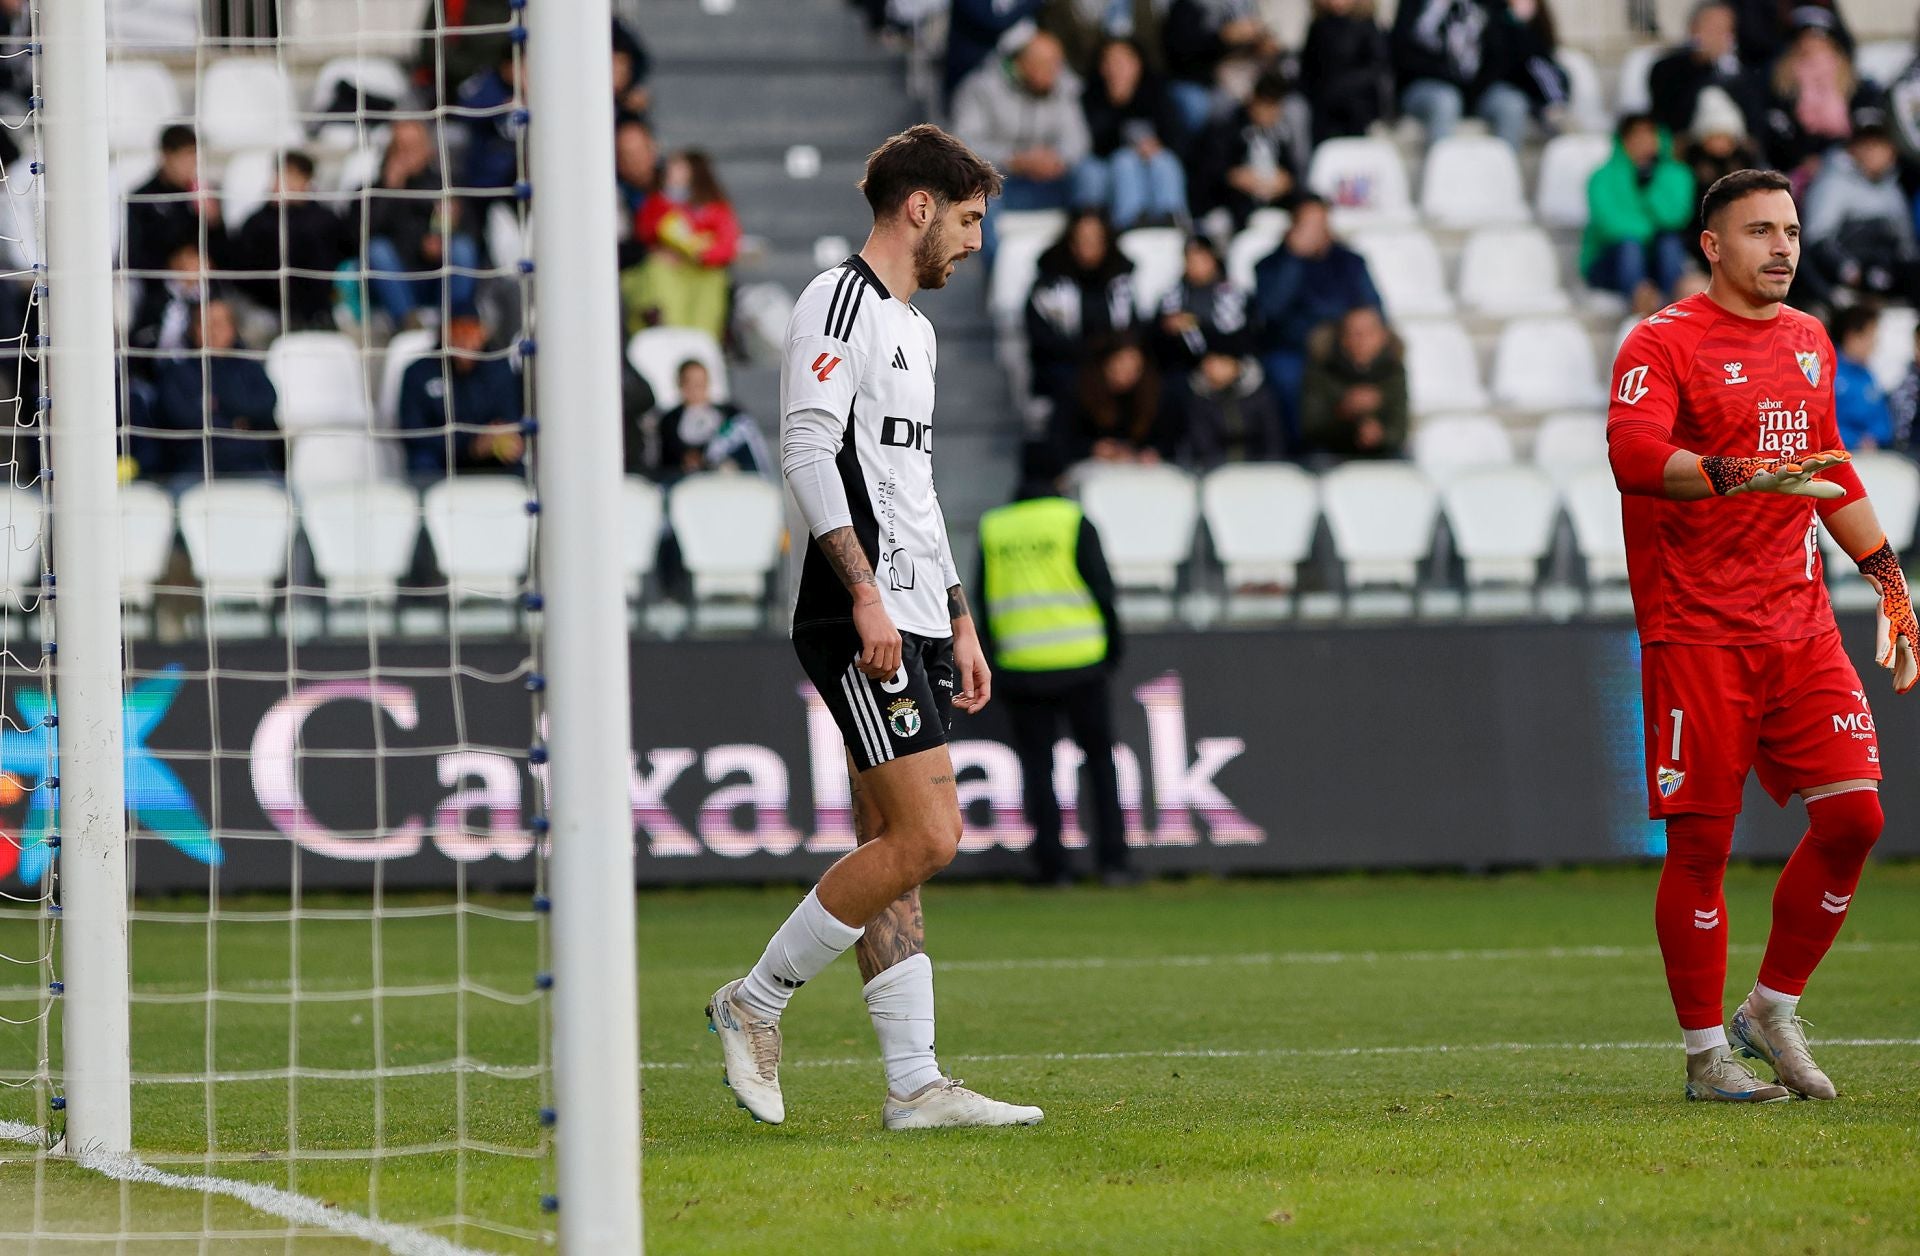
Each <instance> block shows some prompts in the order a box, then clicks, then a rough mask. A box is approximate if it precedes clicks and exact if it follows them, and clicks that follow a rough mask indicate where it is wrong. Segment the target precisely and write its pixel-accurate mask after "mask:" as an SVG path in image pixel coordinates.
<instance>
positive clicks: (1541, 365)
mask: <svg viewBox="0 0 1920 1256" xmlns="http://www.w3.org/2000/svg"><path fill="white" fill-rule="evenodd" d="M1493 395H1494V398H1495V400H1496V401H1497V402H1498V403H1499V404H1500V405H1502V406H1506V407H1509V408H1511V409H1514V410H1562V409H1572V408H1575V407H1578V406H1593V405H1599V404H1600V403H1601V401H1602V398H1603V396H1604V394H1603V393H1602V391H1601V388H1600V381H1599V376H1598V374H1597V370H1596V367H1595V365H1594V360H1593V341H1592V340H1591V339H1590V338H1589V337H1588V335H1587V329H1586V327H1585V326H1583V325H1582V324H1581V323H1580V322H1579V321H1577V320H1575V319H1571V318H1529V319H1520V320H1516V321H1514V322H1511V323H1508V324H1507V325H1506V327H1504V328H1503V329H1501V332H1500V343H1499V345H1498V346H1497V347H1496V348H1495V350H1494V354H1493Z"/></svg>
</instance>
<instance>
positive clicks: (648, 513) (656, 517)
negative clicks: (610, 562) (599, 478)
mask: <svg viewBox="0 0 1920 1256" xmlns="http://www.w3.org/2000/svg"><path fill="white" fill-rule="evenodd" d="M666 514H667V503H666V497H665V495H664V494H662V493H661V492H660V488H659V486H658V485H656V484H655V483H654V482H653V481H652V480H647V479H642V478H641V477H640V476H637V475H629V476H627V477H626V478H625V479H624V480H622V482H621V485H620V524H621V534H620V539H621V542H622V548H621V555H622V559H621V563H620V569H621V572H622V573H623V574H624V575H625V576H626V578H627V600H629V601H633V602H637V601H639V600H640V595H641V594H642V593H643V592H644V591H645V589H646V581H647V576H648V575H650V574H651V573H652V571H653V565H654V562H655V560H656V559H657V558H658V557H659V554H660V534H661V532H662V531H664V530H665V524H666Z"/></svg>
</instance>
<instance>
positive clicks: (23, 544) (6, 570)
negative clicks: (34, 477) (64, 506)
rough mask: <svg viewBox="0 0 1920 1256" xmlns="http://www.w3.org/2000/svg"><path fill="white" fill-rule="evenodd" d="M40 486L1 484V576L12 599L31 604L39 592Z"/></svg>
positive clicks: (42, 508) (22, 604)
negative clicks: (2, 486)
mask: <svg viewBox="0 0 1920 1256" xmlns="http://www.w3.org/2000/svg"><path fill="white" fill-rule="evenodd" d="M43 510H44V507H43V506H42V505H41V501H40V493H39V492H38V491H37V490H27V489H18V488H0V546H4V547H5V549H6V553H5V554H4V555H3V556H0V580H4V581H5V582H6V584H5V590H4V591H5V592H6V594H7V595H8V598H9V600H10V602H11V603H12V604H14V605H18V606H27V605H32V604H33V603H34V602H35V601H36V600H37V599H38V598H39V592H40V518H41V514H42V512H43Z"/></svg>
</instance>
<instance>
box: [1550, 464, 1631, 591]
mask: <svg viewBox="0 0 1920 1256" xmlns="http://www.w3.org/2000/svg"><path fill="white" fill-rule="evenodd" d="M1561 497H1562V500H1564V501H1565V502H1566V506H1567V520H1568V521H1569V522H1570V523H1572V524H1573V540H1574V546H1575V548H1577V549H1578V550H1579V551H1580V557H1581V558H1582V559H1584V560H1585V561H1586V564H1587V583H1588V584H1589V585H1598V584H1614V583H1618V582H1621V581H1624V580H1625V579H1626V578H1627V534H1626V528H1625V526H1624V525H1623V524H1622V522H1621V519H1620V490H1619V489H1618V488H1617V487H1615V485H1614V482H1613V472H1612V471H1611V470H1610V469H1608V468H1607V467H1606V466H1604V465H1601V466H1595V467H1589V468H1587V469H1586V470H1585V471H1580V472H1576V473H1575V474H1574V475H1572V476H1570V477H1569V478H1568V479H1567V481H1566V483H1565V484H1564V485H1563V486H1562V488H1561Z"/></svg>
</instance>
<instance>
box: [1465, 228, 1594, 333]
mask: <svg viewBox="0 0 1920 1256" xmlns="http://www.w3.org/2000/svg"><path fill="white" fill-rule="evenodd" d="M1459 292H1460V301H1461V303H1462V304H1464V305H1465V306H1466V307H1467V308H1468V309H1470V310H1473V311H1475V312H1477V313H1480V314H1486V315H1490V316H1492V317H1495V318H1511V317H1514V316H1516V315H1521V314H1558V313H1560V312H1561V311H1563V310H1566V309H1567V308H1569V307H1570V306H1571V305H1572V302H1570V301H1569V300H1568V299H1567V293H1566V290H1565V289H1564V288H1562V287H1561V286H1560V257H1559V255H1558V254H1557V253H1555V252H1554V248H1553V241H1552V240H1549V239H1548V238H1547V233H1546V232H1544V231H1542V230H1540V228H1538V227H1485V228H1482V229H1481V230H1479V231H1476V232H1474V233H1473V234H1472V235H1470V236H1468V237H1467V243H1466V247H1465V248H1464V249H1462V250H1461V253H1460V283H1459Z"/></svg>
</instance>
